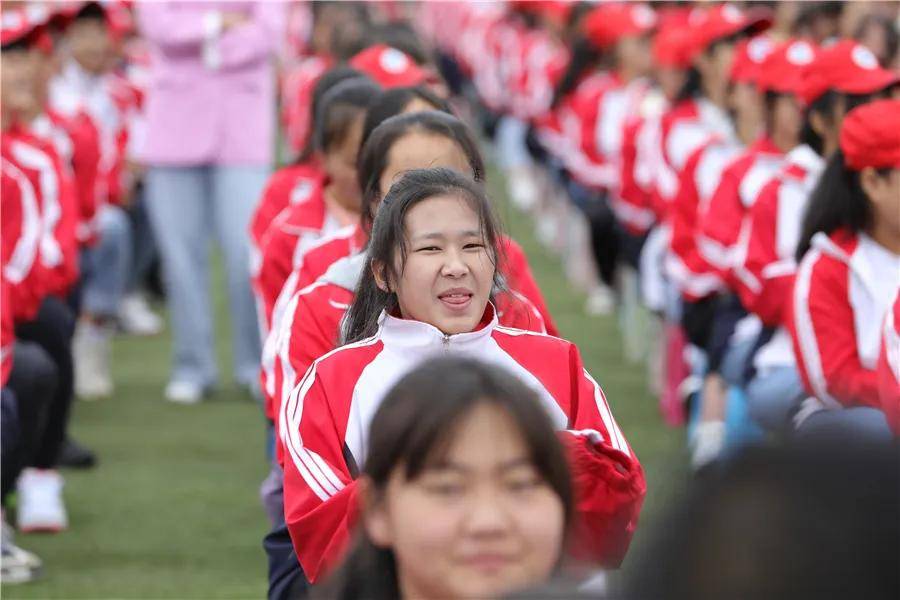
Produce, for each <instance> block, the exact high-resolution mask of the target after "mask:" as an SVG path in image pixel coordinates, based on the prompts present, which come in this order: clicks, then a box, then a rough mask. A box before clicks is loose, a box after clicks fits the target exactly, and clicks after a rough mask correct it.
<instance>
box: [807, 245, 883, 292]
mask: <svg viewBox="0 0 900 600" xmlns="http://www.w3.org/2000/svg"><path fill="white" fill-rule="evenodd" d="M862 236H863V234H859V235H854V234H853V233H851V232H850V231H847V230H843V229H841V230H838V231H835V232H834V233H832V234H831V235H826V234H825V233H823V232H821V231H820V232H819V233H817V234H815V235H814V236H813V238H812V240H811V242H810V245H811V246H812V247H813V248H816V249H817V250H820V251H821V252H822V253H823V254H827V255H828V256H831V257H833V258H835V259H837V260H839V261H841V262H842V263H844V264H845V265H847V268H849V269H850V272H851V273H853V274H854V275H855V276H856V277H858V278H859V280H860V282H862V284H863V286H864V287H865V288H866V291H867V292H868V293H869V294H870V295H872V296H875V295H876V292H875V290H876V289H878V288H877V286H876V285H875V277H877V276H878V275H876V273H874V272H873V270H872V265H871V264H869V261H868V259H867V258H866V256H865V254H864V253H863V252H858V251H857V250H858V249H859V246H860V243H861V241H862V239H863V237H862ZM869 243H872V244H875V243H876V242H874V241H871V240H869Z"/></svg>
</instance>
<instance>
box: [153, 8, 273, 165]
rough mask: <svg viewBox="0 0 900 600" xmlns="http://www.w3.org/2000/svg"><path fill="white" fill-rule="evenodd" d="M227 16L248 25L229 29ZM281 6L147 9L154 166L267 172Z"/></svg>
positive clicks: (271, 139)
mask: <svg viewBox="0 0 900 600" xmlns="http://www.w3.org/2000/svg"><path fill="white" fill-rule="evenodd" d="M224 11H230V12H241V13H243V14H245V15H246V16H247V18H248V21H247V22H246V23H243V24H240V25H236V26H234V27H233V28H230V29H228V30H227V31H226V30H223V28H222V14H223V12H224ZM283 14H284V4H283V3H282V2H180V1H168V2H142V3H139V4H138V5H137V21H138V26H139V28H140V31H141V34H142V35H143V36H144V37H145V38H146V39H147V41H148V43H149V44H150V47H151V53H152V63H151V83H150V86H149V89H148V91H147V105H146V115H147V139H146V141H145V144H144V147H143V148H141V149H139V154H140V157H141V158H142V159H143V160H144V161H145V162H146V163H148V164H150V165H171V166H188V165H202V164H226V165H229V164H230V165H267V164H269V163H270V162H271V161H272V149H273V135H274V125H275V112H274V111H275V81H274V71H273V58H274V56H275V52H276V50H277V47H278V45H279V43H280V42H281V40H282V37H283V36H282V31H281V28H282V24H283V23H284V19H283Z"/></svg>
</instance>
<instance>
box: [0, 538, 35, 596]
mask: <svg viewBox="0 0 900 600" xmlns="http://www.w3.org/2000/svg"><path fill="white" fill-rule="evenodd" d="M42 571H43V563H42V562H41V559H40V558H38V557H37V556H36V555H35V554H32V553H31V552H29V551H27V550H23V549H22V548H19V547H18V546H16V545H15V544H13V543H12V542H6V541H4V542H3V546H2V556H0V582H3V584H4V585H10V584H16V583H28V582H29V581H34V580H35V579H38V578H39V577H40V576H41V572H42Z"/></svg>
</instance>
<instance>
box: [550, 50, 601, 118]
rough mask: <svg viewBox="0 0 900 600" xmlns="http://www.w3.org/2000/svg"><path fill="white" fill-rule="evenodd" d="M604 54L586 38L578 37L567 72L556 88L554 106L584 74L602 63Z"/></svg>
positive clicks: (573, 87)
mask: <svg viewBox="0 0 900 600" xmlns="http://www.w3.org/2000/svg"><path fill="white" fill-rule="evenodd" d="M601 57H602V54H601V52H600V51H599V50H597V49H596V48H595V47H594V45H593V44H591V42H590V41H588V40H587V39H586V38H583V37H579V38H576V40H575V42H574V43H573V44H572V60H570V61H569V65H568V66H567V67H566V72H565V73H564V74H563V76H562V78H561V79H560V80H559V84H558V85H557V86H556V90H555V91H554V92H553V104H552V105H551V106H552V107H554V108H555V107H556V106H558V105H559V103H560V102H561V101H562V99H563V98H565V97H566V96H567V95H568V94H569V93H570V92H571V91H572V90H574V89H575V87H576V86H577V85H578V83H579V82H580V81H581V78H582V77H584V75H585V74H586V73H587V72H588V71H590V70H592V69H594V68H596V67H597V66H598V65H599V64H600V59H601Z"/></svg>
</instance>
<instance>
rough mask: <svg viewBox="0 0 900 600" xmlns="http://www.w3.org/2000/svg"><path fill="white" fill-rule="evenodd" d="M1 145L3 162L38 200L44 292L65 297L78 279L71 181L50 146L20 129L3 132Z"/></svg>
mask: <svg viewBox="0 0 900 600" xmlns="http://www.w3.org/2000/svg"><path fill="white" fill-rule="evenodd" d="M2 145H3V156H4V158H7V160H10V161H11V162H13V163H15V164H16V166H18V167H19V168H20V170H21V171H22V172H23V173H25V174H26V176H27V177H28V178H29V180H30V181H31V183H32V186H33V187H34V189H35V192H36V194H37V197H38V202H39V205H40V209H41V242H40V254H39V256H40V261H41V265H42V266H43V267H44V270H45V273H44V274H43V278H44V281H45V284H46V287H45V291H46V292H47V293H48V294H51V295H55V296H59V297H65V296H66V295H67V294H68V292H69V288H70V287H71V286H72V284H73V283H74V282H75V280H76V279H77V277H78V256H77V253H78V244H77V241H76V236H75V230H76V226H77V220H78V209H77V207H76V204H75V199H74V188H73V184H72V179H71V177H69V176H68V174H67V171H66V168H65V166H64V165H63V163H62V161H61V160H60V158H59V155H58V154H57V152H56V149H55V148H54V147H53V144H52V143H51V142H50V141H48V140H44V139H41V138H38V137H37V136H35V135H34V134H32V133H31V132H30V131H27V130H25V129H24V128H22V127H20V126H15V125H14V126H13V127H11V128H9V129H8V130H7V131H5V132H4V135H3V139H2Z"/></svg>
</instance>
